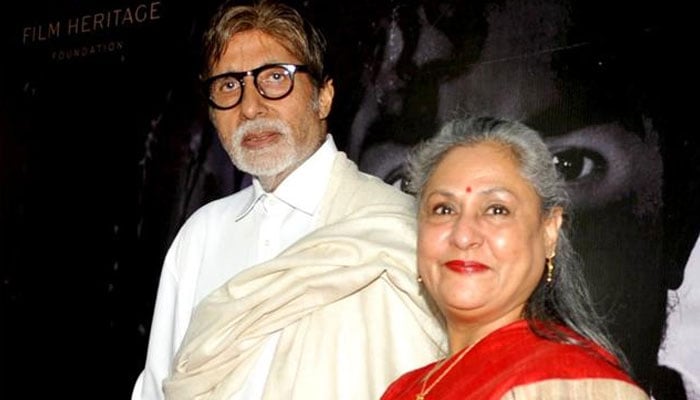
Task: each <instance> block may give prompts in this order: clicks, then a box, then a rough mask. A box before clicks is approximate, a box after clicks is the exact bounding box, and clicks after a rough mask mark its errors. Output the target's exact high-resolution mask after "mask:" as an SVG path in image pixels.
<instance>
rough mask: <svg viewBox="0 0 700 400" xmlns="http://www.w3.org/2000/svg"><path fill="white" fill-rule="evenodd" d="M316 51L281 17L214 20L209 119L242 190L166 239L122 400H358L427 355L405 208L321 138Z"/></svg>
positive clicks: (208, 37)
mask: <svg viewBox="0 0 700 400" xmlns="http://www.w3.org/2000/svg"><path fill="white" fill-rule="evenodd" d="M324 46H325V43H324V41H323V39H322V37H321V36H320V34H319V33H318V32H317V31H316V30H315V29H314V28H313V27H311V26H310V25H309V24H308V23H307V22H305V21H304V20H303V19H302V17H301V16H300V15H299V14H298V13H297V12H296V11H295V10H293V9H291V8H289V7H287V6H284V5H280V4H273V3H269V2H263V3H259V4H255V5H253V6H227V5H224V6H223V7H222V8H220V10H219V11H218V13H217V14H216V15H215V17H214V19H213V22H212V25H211V28H210V29H209V31H208V32H207V33H206V34H205V39H204V50H205V51H204V53H205V61H206V67H205V71H204V73H203V76H205V77H206V79H204V85H205V88H206V93H207V95H208V100H209V103H210V118H211V120H212V122H213V124H214V126H215V127H216V129H217V131H218V134H219V138H220V140H221V143H222V144H223V146H224V147H225V148H226V151H227V152H228V153H229V155H230V157H231V160H232V161H233V163H234V164H235V165H236V167H237V168H238V169H240V170H242V171H245V172H248V173H249V174H251V175H253V176H254V180H253V184H252V186H250V187H248V188H247V189H245V190H242V191H240V192H238V193H235V194H234V195H232V196H229V197H226V198H223V199H220V200H218V201H214V202H212V203H210V204H207V205H205V206H204V207H202V208H201V209H199V210H198V211H197V212H196V213H195V214H193V215H192V217H190V218H189V219H188V221H187V222H186V223H185V225H184V226H183V227H182V229H181V230H180V232H179V233H178V235H177V237H176V238H175V240H174V243H173V244H172V246H171V248H170V250H169V251H168V254H167V256H166V259H165V264H164V266H163V271H162V275H161V282H160V286H159V289H158V296H157V301H156V308H155V313H154V317H153V324H152V328H151V336H150V341H149V349H148V355H147V360H146V368H145V370H144V372H143V373H142V374H141V376H140V377H139V380H138V381H137V384H136V386H135V388H134V393H133V396H132V397H133V398H144V399H146V398H147V399H152V398H161V397H163V394H164V393H163V391H162V390H161V388H162V387H164V389H165V392H166V397H168V398H174V399H179V398H182V399H191V398H200V397H207V398H226V399H261V398H264V399H275V398H284V399H293V398H318V399H330V398H332V399H345V398H347V399H357V398H366V399H371V398H378V397H379V395H380V394H381V393H382V392H383V390H384V389H385V387H386V385H387V384H388V383H389V382H390V381H391V380H392V379H394V378H395V377H396V376H398V374H399V373H401V372H403V371H406V370H408V369H410V368H414V367H416V366H418V365H421V364H422V363H425V362H426V361H429V360H430V359H434V358H435V357H436V356H437V355H438V354H437V351H438V348H439V346H440V345H441V344H442V338H443V337H442V332H440V330H439V328H437V324H436V323H435V322H434V320H433V318H432V317H431V315H430V313H429V311H428V308H427V306H426V305H425V304H424V302H423V299H422V297H421V296H420V294H419V290H418V287H417V285H416V284H415V272H414V269H415V266H414V254H413V253H414V241H415V237H414V222H413V221H414V211H413V205H412V200H411V199H410V198H409V197H407V196H405V195H404V194H402V193H400V192H399V191H397V190H395V189H394V188H392V187H390V186H389V185H386V184H385V183H383V182H381V181H380V180H379V179H377V178H374V177H370V176H368V175H365V174H362V173H360V172H359V171H358V170H357V168H356V166H355V165H354V164H353V163H352V162H351V161H349V160H348V159H347V158H346V157H345V155H344V154H343V153H341V152H338V151H337V149H336V147H335V144H334V142H333V139H332V137H331V136H330V135H327V133H326V131H327V121H326V120H327V117H328V115H329V113H330V110H331V104H332V101H333V95H334V89H333V82H332V80H331V79H329V78H327V77H326V76H325V75H324V70H323V60H322V53H323V50H324ZM295 242H296V243H295ZM285 249H286V250H285ZM282 251H284V252H283V253H282V254H281V255H279V253H280V252H282ZM278 255H279V256H278ZM276 256H277V257H276ZM275 257H276V258H275ZM253 266H255V268H251V267H253ZM222 285H223V286H222ZM219 287H221V288H220V289H218V290H215V289H217V288H219ZM212 291H214V292H213V293H211V295H210V292H212ZM208 295H209V296H208ZM202 300H203V301H202ZM200 301H201V303H200ZM198 303H199V306H198V307H197V310H196V312H194V314H193V309H194V308H195V306H196V305H197V304H198ZM186 331H187V335H185V333H186ZM178 348H180V351H179V352H178V354H177V356H176V354H175V352H176V351H177V350H178ZM171 372H172V376H171V377H170V378H168V379H166V378H167V377H168V376H169V375H171Z"/></svg>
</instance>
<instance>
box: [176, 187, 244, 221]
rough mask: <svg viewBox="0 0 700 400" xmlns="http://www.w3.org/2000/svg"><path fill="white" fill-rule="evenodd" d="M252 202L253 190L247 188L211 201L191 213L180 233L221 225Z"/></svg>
mask: <svg viewBox="0 0 700 400" xmlns="http://www.w3.org/2000/svg"><path fill="white" fill-rule="evenodd" d="M252 200H253V189H252V187H250V186H249V187H247V188H244V189H242V190H240V191H238V192H236V193H233V194H231V195H229V196H226V197H223V198H221V199H218V200H214V201H211V202H209V203H207V204H205V205H203V206H202V207H200V208H198V209H197V210H196V211H195V212H193V213H192V215H190V216H189V217H188V218H187V220H186V221H185V223H184V224H183V226H182V228H181V231H183V230H184V231H187V230H196V229H197V228H202V227H209V226H212V225H217V224H221V223H223V222H224V221H226V220H227V219H231V218H233V219H235V218H237V217H238V216H240V214H241V213H243V211H245V208H246V207H247V206H248V205H249V204H250V202H251V201H252Z"/></svg>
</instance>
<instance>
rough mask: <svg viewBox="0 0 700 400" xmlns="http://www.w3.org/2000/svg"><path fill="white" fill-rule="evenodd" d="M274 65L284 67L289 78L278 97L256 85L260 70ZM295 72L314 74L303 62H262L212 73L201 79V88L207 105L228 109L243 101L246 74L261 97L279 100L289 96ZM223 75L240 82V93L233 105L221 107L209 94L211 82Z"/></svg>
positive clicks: (292, 88) (292, 87)
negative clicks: (245, 69) (250, 66)
mask: <svg viewBox="0 0 700 400" xmlns="http://www.w3.org/2000/svg"><path fill="white" fill-rule="evenodd" d="M275 67H281V68H283V69H285V70H286V71H287V72H288V73H289V78H290V80H291V85H290V86H289V90H287V92H286V93H285V94H283V95H281V96H279V97H269V96H268V95H267V94H265V92H263V91H262V90H261V89H260V88H259V87H258V76H259V75H260V73H261V72H263V71H265V70H268V69H270V68H275ZM297 72H301V73H307V74H311V76H312V77H314V75H313V74H312V72H311V69H310V68H309V66H308V65H303V64H290V63H273V64H264V65H261V66H259V67H257V68H254V69H251V70H249V71H242V72H224V73H223V74H218V75H214V76H212V77H209V78H207V79H204V80H203V81H202V90H203V92H204V95H205V97H206V98H207V101H208V102H209V105H211V106H212V107H214V108H216V109H218V110H230V109H232V108H234V107H236V106H237V105H239V104H241V101H243V90H244V87H245V85H246V84H245V80H244V79H245V78H246V77H247V76H252V77H253V86H254V87H255V90H256V91H257V92H258V94H260V95H261V96H262V97H264V98H266V99H268V100H281V99H283V98H285V97H287V96H289V94H290V93H292V91H293V90H294V78H295V76H296V73H297ZM225 77H231V78H234V79H236V80H237V81H238V83H240V85H241V95H240V96H239V97H238V101H236V102H235V103H234V104H233V105H231V106H227V107H222V106H220V105H218V104H216V103H215V102H214V99H213V98H212V94H211V88H212V84H213V83H214V82H215V81H217V80H218V79H221V78H225Z"/></svg>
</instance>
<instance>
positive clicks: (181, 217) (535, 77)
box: [0, 0, 700, 400]
mask: <svg viewBox="0 0 700 400" xmlns="http://www.w3.org/2000/svg"><path fill="white" fill-rule="evenodd" d="M241 2H243V1H241ZM195 3H196V4H195ZM218 3H219V2H218V1H215V0H209V1H204V2H185V3H177V2H175V1H172V0H158V1H126V0H113V1H109V2H106V3H104V4H101V5H100V6H97V5H95V4H93V3H91V2H75V1H72V2H71V1H62V2H43V3H42V2H40V3H38V4H32V5H28V4H24V5H21V6H20V7H18V9H17V10H16V11H14V12H13V13H10V14H6V15H4V16H3V17H2V20H3V21H4V22H6V23H5V24H3V27H2V32H3V33H2V35H3V39H4V40H5V42H4V43H7V44H8V46H7V48H8V53H7V54H8V57H3V61H2V62H0V67H2V68H1V69H0V73H1V74H2V79H1V80H0V84H1V86H0V89H2V90H1V92H0V94H1V95H2V96H1V98H0V100H1V101H0V105H2V106H3V107H2V109H1V110H0V128H1V130H0V139H1V140H0V178H2V180H1V181H0V184H1V185H2V186H0V194H2V197H0V206H1V209H0V210H1V211H2V213H1V214H0V217H1V218H2V219H1V220H0V244H1V245H2V251H0V257H2V259H1V261H0V272H1V273H2V278H3V279H2V285H3V287H2V288H3V290H2V299H1V300H2V307H3V316H2V318H3V321H2V325H3V326H14V327H17V328H16V329H13V330H2V331H3V333H2V335H3V336H2V342H3V345H2V346H3V347H2V349H3V356H2V358H3V359H5V360H11V363H12V364H13V365H15V367H12V368H10V366H9V364H6V363H3V364H4V365H3V366H2V370H0V373H2V375H4V376H8V377H18V376H23V375H22V374H20V373H18V372H17V371H19V370H21V369H27V368H29V367H30V366H31V365H32V361H31V360H33V359H35V358H36V357H39V355H40V354H52V355H54V356H57V357H58V358H62V359H69V358H71V357H72V356H74V355H75V354H78V356H77V357H73V358H74V359H75V361H74V362H75V363H77V364H78V365H83V367H84V366H85V365H87V364H90V365H99V366H103V367H104V368H103V370H102V372H101V373H99V374H98V373H96V372H95V373H94V376H93V375H92V374H93V373H92V372H88V373H87V374H88V375H89V376H90V377H91V378H92V381H93V382H95V383H96V384H100V385H103V386H105V385H106V386H110V387H115V388H116V389H115V398H124V397H125V396H127V394H128V393H129V392H130V390H131V384H132V383H133V380H134V379H135V377H136V374H138V372H139V370H140V369H141V368H142V367H143V359H144V357H145V349H146V341H147V336H148V329H149V324H150V318H151V315H152V311H153V302H154V296H155V292H156V289H157V282H158V275H159V274H160V268H161V265H162V258H163V257H164V254H165V251H166V249H167V247H168V245H169V243H170V241H171V240H172V238H173V236H174V235H175V232H177V229H179V227H180V226H181V225H182V223H183V222H184V221H185V219H186V218H187V217H188V216H189V215H190V214H191V213H192V212H193V211H194V210H196V209H197V208H199V207H200V206H202V205H203V204H205V203H206V202H208V201H211V200H214V199H216V198H219V197H222V196H225V195H227V194H229V193H232V192H234V191H236V190H238V189H240V188H242V187H244V186H246V185H247V184H249V183H250V177H248V176H246V175H244V174H242V173H240V172H239V171H236V170H235V168H234V167H233V166H232V165H231V163H230V160H229V159H228V156H227V155H226V153H225V152H224V151H223V150H222V148H221V146H220V144H219V143H218V138H217V135H216V132H214V130H213V128H212V126H211V124H210V122H209V121H208V115H207V108H206V103H205V102H204V99H203V98H202V96H201V92H200V87H199V79H200V78H201V77H200V76H198V74H199V66H200V64H199V60H198V58H197V55H198V46H199V42H198V36H199V34H201V31H202V29H203V26H204V23H205V21H206V18H207V16H208V15H209V14H210V13H211V11H212V10H213V9H214V8H215V7H216V6H217V4H218ZM289 3H290V4H292V5H293V6H296V7H298V8H299V9H300V10H301V11H302V12H303V13H304V14H305V15H306V16H308V17H309V18H310V19H311V20H312V21H313V22H314V23H315V24H316V25H318V26H319V27H320V28H321V30H322V31H323V32H324V33H325V34H326V37H327V39H328V54H327V68H328V72H329V74H330V75H331V76H332V78H333V79H334V84H335V88H336V95H335V100H334V105H333V110H332V112H331V117H330V120H329V126H330V130H331V132H332V134H333V136H334V138H335V140H336V143H337V144H338V146H339V148H340V150H342V151H345V152H346V153H347V154H348V156H349V157H350V158H351V159H353V160H354V161H355V162H357V164H358V165H359V166H360V169H362V170H363V171H365V172H367V173H371V174H374V175H376V176H379V177H380V178H382V179H384V180H385V181H386V182H388V183H390V184H394V185H396V186H397V187H401V186H402V182H403V164H404V161H405V158H406V155H407V154H408V153H409V152H410V150H411V148H412V146H414V145H415V144H417V143H419V142H420V141H421V140H424V139H427V138H430V137H431V136H432V135H434V134H435V133H436V132H437V130H438V129H439V127H440V126H441V125H442V124H443V123H445V122H446V121H449V120H450V119H451V118H453V117H455V116H459V115H464V114H473V115H491V116H498V117H505V118H510V119H516V120H519V121H521V122H524V123H525V124H527V125H529V126H531V127H532V128H534V129H536V130H538V131H539V132H541V133H542V134H543V135H544V136H545V139H546V142H547V144H548V145H549V147H550V149H551V150H552V153H553V155H554V157H555V159H556V161H557V163H558V166H559V169H560V171H561V173H562V174H563V176H564V177H565V179H566V181H567V185H568V189H569V192H570V194H571V197H572V200H573V210H572V212H571V215H570V216H568V219H569V221H568V222H569V223H570V224H571V228H572V233H573V244H574V248H575V249H576V250H577V251H578V252H579V254H580V257H581V259H582V263H583V266H584V268H585V271H584V274H585V276H586V277H587V279H588V281H589V282H590V286H591V292H592V293H593V297H594V298H595V299H596V307H597V309H598V310H599V311H600V312H601V314H603V315H604V316H605V317H606V318H607V320H606V322H607V324H608V326H609V329H610V331H611V333H612V335H613V337H615V338H616V339H617V340H618V342H619V344H620V345H621V346H622V348H623V350H625V352H626V353H627V355H628V357H629V359H630V361H631V363H632V365H633V367H634V369H635V373H636V375H637V378H638V379H639V381H640V382H641V383H642V384H643V385H644V386H645V387H647V388H652V389H653V390H654V396H655V398H656V399H657V400H660V399H679V398H683V397H682V396H686V397H687V398H696V399H698V398H700V396H696V397H692V396H693V395H692V393H691V392H690V391H689V392H688V393H687V394H686V393H685V389H684V387H683V382H684V379H685V382H686V384H687V383H688V382H690V381H692V380H695V382H697V380H698V377H697V376H695V377H691V378H687V377H684V376H683V375H682V374H680V373H681V372H683V373H686V372H685V371H697V369H692V368H688V369H687V370H684V371H681V370H680V369H682V367H681V366H679V365H682V364H679V363H676V362H673V361H670V360H669V355H668V353H664V357H663V358H662V360H661V361H662V362H659V361H658V360H657V354H658V353H659V350H660V349H663V345H662V343H663V338H664V333H665V329H666V314H667V307H668V304H669V300H670V303H671V304H672V305H674V306H675V303H676V302H678V301H684V300H683V299H686V298H690V299H691V300H692V297H690V296H686V297H679V296H678V295H676V294H675V292H674V291H675V290H676V289H678V288H679V287H681V284H683V285H691V283H689V282H688V281H687V280H684V272H685V271H684V268H685V265H686V261H687V260H688V257H689V255H690V250H691V248H692V246H693V244H694V243H695V240H696V239H697V235H698V231H699V228H700V213H696V212H695V211H694V210H693V209H692V207H693V205H695V204H700V202H699V200H700V171H699V164H700V163H698V162H697V160H698V159H699V158H698V156H700V154H699V153H700V146H699V145H698V139H697V138H696V137H695V136H696V135H694V133H693V131H694V129H693V128H692V124H691V123H690V122H689V118H688V115H687V114H685V113H682V112H681V111H680V110H681V107H680V105H681V104H682V103H683V100H682V98H681V96H679V95H678V88H682V87H685V86H686V85H687V83H686V80H687V79H689V78H688V77H687V76H684V75H683V73H682V72H681V71H682V69H676V68H675V65H676V64H677V60H678V59H679V57H680V56H681V55H683V56H685V55H684V53H683V51H682V49H684V48H686V46H685V43H684V41H685V40H687V37H689V36H688V35H683V32H681V31H680V30H677V29H676V28H677V27H678V26H677V25H678V24H675V23H674V21H675V18H676V17H677V16H680V15H682V14H683V12H684V10H680V9H678V8H676V7H672V6H671V5H669V4H667V3H664V2H651V3H646V4H644V5H640V4H637V3H630V4H615V5H611V4H608V3H605V2H597V1H593V2H591V1H574V0H570V1H567V0H536V1H526V0H490V1H486V0H479V1H458V0H442V1H424V0H379V1H369V0H355V1H349V0H342V1H338V2H328V1H323V0H310V1H289ZM688 206H690V209H689V208H688ZM692 276H697V274H694V275H693V274H685V277H686V278H688V277H692ZM684 287H687V286H684ZM691 287H692V286H691ZM669 291H671V293H672V295H671V296H670V297H669V296H668V293H669ZM679 293H682V292H679ZM678 309H681V310H682V309H683V308H682V307H678ZM690 309H693V308H692V306H690ZM695 309H697V306H695ZM5 310H7V312H5ZM46 313H50V314H56V315H61V316H62V317H61V319H62V321H63V324H62V325H63V327H62V329H58V330H53V333H52V334H51V335H49V336H51V337H52V338H53V339H52V340H51V341H48V340H47V339H46V338H45V337H44V335H43V333H42V332H44V324H43V321H44V319H43V318H44V317H42V316H45V315H46ZM674 318H675V319H673V324H671V325H669V326H670V328H669V329H681V328H678V327H680V326H682V324H681V322H683V320H682V319H681V320H679V319H678V318H677V317H674ZM670 336H672V337H674V338H675V337H684V336H683V335H680V334H679V335H675V336H674V335H673V334H671V335H670ZM56 342H62V343H64V344H65V345H64V346H54V345H53V344H51V343H56ZM30 343H31V344H33V346H34V349H33V350H32V351H29V352H26V351H25V350H23V349H26V348H27V346H28V344H30ZM87 343H90V345H89V346H88V345H86V344H87ZM674 343H675V344H674V346H675V348H678V347H679V346H680V347H681V348H682V347H683V346H686V349H687V352H686V354H696V355H700V349H699V348H698V345H697V344H696V343H695V344H693V343H690V344H685V345H684V344H680V345H679V344H678V343H677V342H674ZM87 348H91V349H103V353H101V354H102V355H101V356H99V357H98V355H97V354H98V352H97V351H87V350H86V349H87ZM688 359H692V357H688ZM697 359H700V357H695V360H697ZM695 362H697V361H695ZM664 365H665V366H672V367H673V368H670V367H669V368H667V367H664ZM17 366H19V367H21V368H18V367H17ZM94 370H95V371H97V370H99V368H95V369H94ZM59 375H60V374H59ZM16 381H17V382H19V380H16ZM20 386H21V385H20V384H19V383H17V384H16V385H14V386H12V387H20Z"/></svg>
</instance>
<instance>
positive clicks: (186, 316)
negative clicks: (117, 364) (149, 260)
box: [132, 135, 338, 400]
mask: <svg viewBox="0 0 700 400" xmlns="http://www.w3.org/2000/svg"><path fill="white" fill-rule="evenodd" d="M337 152H338V150H337V148H336V146H335V143H334V142H333V139H332V137H331V136H330V135H328V136H327V137H326V141H325V142H324V144H323V145H322V146H321V147H320V148H319V149H318V150H317V151H316V152H315V153H314V154H313V155H312V156H311V157H309V159H307V160H306V161H305V162H304V163H303V164H302V165H300V166H299V167H298V168H297V169H296V170H295V171H294V172H292V173H291V174H290V175H289V176H288V177H287V178H286V179H285V180H284V181H283V182H282V183H281V184H280V185H279V186H278V187H277V189H276V190H275V191H274V192H273V193H267V192H265V191H264V190H263V189H262V187H261V186H260V183H259V182H258V181H257V179H254V180H253V185H251V186H249V187H248V188H246V189H243V190H242V191H240V192H237V193H235V194H233V195H231V196H228V197H225V198H223V199H220V200H216V201H214V202H211V203H209V204H207V205H205V206H203V207H202V208H200V209H199V210H197V211H196V212H195V213H194V214H193V215H192V216H191V217H190V218H189V219H188V220H187V222H186V223H185V225H184V226H183V227H182V228H181V229H180V232H178V235H177V236H176V238H175V240H174V241H173V244H172V245H171V247H170V249H169V250H168V253H167V255H166V258H165V263H164V265H163V270H162V273H161V278H160V284H159V287H158V293H157V297H156V306H155V311H154V315H153V323H152V325H151V334H150V337H149V343H148V353H147V356H146V368H145V369H144V371H143V372H142V373H141V375H139V378H138V380H137V381H136V385H135V386H134V390H133V393H132V400H136V399H162V398H163V396H164V395H163V391H162V388H161V384H162V381H163V379H165V378H166V377H167V376H168V375H169V374H170V370H171V363H172V360H173V358H174V355H175V353H176V352H177V350H178V348H179V346H180V344H181V342H182V340H183V337H184V335H185V332H186V331H187V327H188V325H189V321H190V317H191V315H192V311H193V309H194V307H195V306H196V305H197V304H198V303H199V302H200V301H201V300H202V299H203V298H204V297H206V296H207V295H208V294H209V293H210V292H212V291H213V290H214V289H216V288H218V287H219V286H221V285H223V284H224V283H226V281H228V280H229V279H230V278H231V277H233V276H234V275H236V274H238V273H239V272H241V271H243V270H245V269H247V268H249V267H251V266H254V265H256V264H259V263H262V262H264V261H267V260H269V259H271V258H273V257H275V256H276V255H278V254H279V253H280V252H282V250H284V249H285V248H287V247H288V246H289V245H291V244H292V243H294V242H295V241H297V240H298V239H300V238H301V237H303V236H305V235H306V234H307V233H309V232H311V231H312V230H313V229H315V228H316V227H317V226H316V221H317V212H318V210H319V205H320V202H321V199H322V198H323V194H324V192H325V190H326V185H327V183H328V178H329V174H330V171H331V167H332V165H333V161H334V159H335V156H336V153H337ZM278 339H279V335H273V336H271V337H270V338H269V339H268V340H267V343H266V345H265V350H264V351H263V353H262V355H261V356H260V358H259V359H258V361H257V363H256V366H255V368H254V369H253V372H252V373H251V376H250V377H249V379H248V380H247V385H246V387H244V388H242V390H241V391H239V392H238V393H237V394H236V395H234V397H232V399H255V398H261V397H262V391H263V388H264V385H265V381H266V379H267V374H268V371H269V365H270V362H271V361H272V357H273V356H274V352H275V346H276V343H277V340H278Z"/></svg>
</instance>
